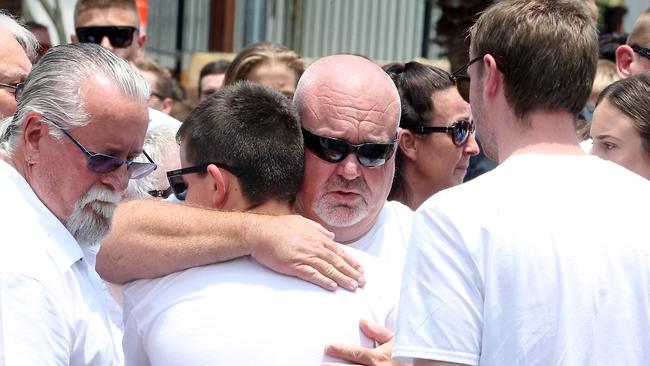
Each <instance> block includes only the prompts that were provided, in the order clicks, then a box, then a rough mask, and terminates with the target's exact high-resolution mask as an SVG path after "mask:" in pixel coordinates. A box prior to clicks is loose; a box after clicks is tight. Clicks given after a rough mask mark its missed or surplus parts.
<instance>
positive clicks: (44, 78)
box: [0, 44, 156, 365]
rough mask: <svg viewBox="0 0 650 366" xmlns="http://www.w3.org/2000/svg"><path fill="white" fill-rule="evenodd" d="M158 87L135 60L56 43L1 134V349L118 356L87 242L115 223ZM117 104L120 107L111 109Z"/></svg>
mask: <svg viewBox="0 0 650 366" xmlns="http://www.w3.org/2000/svg"><path fill="white" fill-rule="evenodd" d="M148 97H149V91H148V88H147V85H146V82H145V81H144V79H143V78H142V77H141V76H140V75H138V74H137V72H136V71H135V70H134V69H133V68H132V67H131V66H130V65H129V64H128V63H126V62H125V61H123V60H121V59H119V58H118V57H116V56H115V55H113V54H112V53H110V52H108V51H106V50H105V49H103V48H101V47H99V46H96V45H90V44H80V45H63V46H58V47H54V48H52V49H51V50H50V51H49V52H48V53H47V54H46V55H45V56H43V57H42V58H41V59H40V60H39V62H38V64H36V66H35V67H34V69H33V70H32V72H31V74H30V75H29V76H28V78H27V80H26V82H25V88H24V91H23V93H22V95H20V98H19V103H18V107H17V110H16V113H15V114H14V117H13V119H12V120H11V121H10V123H9V124H8V125H7V126H3V130H2V134H1V137H0V156H1V157H2V161H0V170H1V172H0V187H1V188H2V190H3V192H4V193H5V194H6V196H5V198H4V200H3V205H2V209H1V210H0V232H2V237H3V239H2V241H0V282H1V286H0V298H1V299H2V302H1V303H0V324H2V335H3V336H2V337H0V354H2V361H3V363H6V364H8V365H18V364H20V365H36V364H39V365H45V364H48V365H53V364H57V365H114V364H119V362H120V360H119V347H120V345H119V344H115V343H114V342H113V340H112V334H111V330H110V325H109V322H108V317H107V313H106V311H105V310H104V307H103V304H102V300H101V298H100V295H99V291H100V288H101V287H100V284H99V283H97V282H96V281H95V278H96V273H95V274H93V273H92V268H91V267H89V266H87V265H86V262H87V261H88V260H92V258H87V257H86V252H85V251H84V250H83V249H84V248H85V247H88V246H92V245H95V244H96V243H97V242H98V241H99V240H100V239H101V238H102V237H103V236H104V235H105V234H106V233H107V232H108V231H109V229H110V225H111V218H112V213H113V211H114V209H115V207H116V205H117V203H118V202H119V200H120V197H121V192H122V191H123V190H124V189H125V188H126V186H127V183H128V181H129V179H137V178H142V177H144V176H146V175H147V174H149V173H151V172H152V171H154V170H155V169H156V164H155V163H154V162H152V161H151V160H150V159H148V158H147V161H146V162H134V161H133V160H134V159H135V158H136V157H137V156H139V155H141V154H142V155H145V156H146V153H145V152H144V151H143V150H142V142H143V140H144V136H145V132H146V129H147V99H148ZM106 103H111V104H115V105H119V106H120V108H109V109H107V108H106Z"/></svg>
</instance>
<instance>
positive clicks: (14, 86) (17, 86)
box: [0, 82, 25, 102]
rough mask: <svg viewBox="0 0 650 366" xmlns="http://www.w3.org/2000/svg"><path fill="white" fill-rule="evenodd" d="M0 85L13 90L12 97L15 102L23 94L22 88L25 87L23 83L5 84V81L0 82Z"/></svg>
mask: <svg viewBox="0 0 650 366" xmlns="http://www.w3.org/2000/svg"><path fill="white" fill-rule="evenodd" d="M0 86H1V87H3V88H9V89H13V90H14V98H16V102H17V101H18V98H20V96H21V95H22V94H23V89H25V83H22V82H21V83H13V84H5V83H0Z"/></svg>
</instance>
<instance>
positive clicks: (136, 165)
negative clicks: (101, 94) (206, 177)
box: [43, 117, 158, 179]
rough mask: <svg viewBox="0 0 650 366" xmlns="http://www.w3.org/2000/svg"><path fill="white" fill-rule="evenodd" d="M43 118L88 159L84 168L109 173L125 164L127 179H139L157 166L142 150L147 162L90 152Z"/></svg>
mask: <svg viewBox="0 0 650 366" xmlns="http://www.w3.org/2000/svg"><path fill="white" fill-rule="evenodd" d="M43 118H45V117H43ZM45 119H46V120H47V121H49V122H50V123H51V124H52V125H53V126H55V127H56V128H58V129H59V130H61V131H62V132H63V133H64V134H65V135H66V136H67V137H68V138H69V139H70V140H71V141H72V142H73V143H74V144H75V145H77V147H78V148H79V149H80V150H81V151H82V152H83V153H84V154H85V155H86V157H88V161H87V162H86V168H88V170H90V171H91V172H93V173H99V174H104V173H110V172H112V171H114V170H116V169H117V168H119V167H121V166H122V165H126V170H127V172H128V174H129V179H140V178H144V177H146V176H147V175H149V174H150V173H151V172H153V171H154V170H156V169H157V168H158V166H157V165H156V163H154V162H153V160H151V158H150V157H149V155H147V153H146V152H144V150H143V151H142V153H143V154H144V156H145V157H146V158H147V159H148V160H149V162H148V163H141V162H137V161H130V160H124V159H120V158H118V157H115V156H112V155H106V154H97V153H93V152H90V151H88V150H87V149H86V148H85V147H83V145H81V143H80V142H79V141H77V140H76V139H75V138H74V137H72V135H71V134H70V133H69V132H68V131H66V130H65V129H63V128H62V127H61V126H59V125H58V124H57V123H55V122H54V121H52V120H49V119H47V118H45Z"/></svg>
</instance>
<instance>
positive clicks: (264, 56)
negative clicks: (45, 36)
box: [223, 42, 305, 86]
mask: <svg viewBox="0 0 650 366" xmlns="http://www.w3.org/2000/svg"><path fill="white" fill-rule="evenodd" d="M271 62H279V63H282V64H284V65H286V66H287V67H288V68H289V69H291V70H293V71H294V72H295V73H296V80H298V79H300V76H302V73H303V72H305V64H304V63H303V62H302V60H301V59H300V56H299V55H298V54H297V53H296V52H295V51H293V50H290V49H288V48H287V47H285V46H283V45H280V44H277V43H269V42H260V43H253V44H251V45H249V46H247V47H245V48H244V49H242V50H241V51H240V52H239V53H238V54H237V56H236V57H235V59H234V60H232V62H231V63H230V66H229V67H228V70H226V75H225V76H224V78H223V85H224V86H226V85H229V84H232V83H234V82H235V81H239V80H247V76H248V74H249V73H250V72H251V70H253V68H255V67H256V66H258V65H263V64H267V63H271Z"/></svg>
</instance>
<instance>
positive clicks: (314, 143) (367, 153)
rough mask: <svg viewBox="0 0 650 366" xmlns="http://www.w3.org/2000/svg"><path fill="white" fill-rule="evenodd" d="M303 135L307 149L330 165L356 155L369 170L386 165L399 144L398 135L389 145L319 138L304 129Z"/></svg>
mask: <svg viewBox="0 0 650 366" xmlns="http://www.w3.org/2000/svg"><path fill="white" fill-rule="evenodd" d="M302 135H303V137H304V140H305V147H307V148H308V149H309V151H311V152H312V153H314V155H316V156H318V157H319V158H320V159H322V160H325V161H327V162H330V163H338V162H340V161H342V160H343V159H345V158H346V157H347V156H348V155H349V154H350V153H354V154H355V155H356V156H357V160H359V163H360V164H361V165H362V166H364V167H367V168H374V167H378V166H380V165H383V164H384V163H386V161H388V159H390V158H391V156H393V152H394V151H395V145H396V144H397V135H396V136H395V139H393V141H391V142H390V143H388V144H381V143H365V144H358V145H354V144H351V143H349V142H347V141H345V140H342V139H337V138H333V137H324V136H318V135H316V134H314V133H312V132H310V131H309V130H307V129H305V128H303V129H302Z"/></svg>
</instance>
